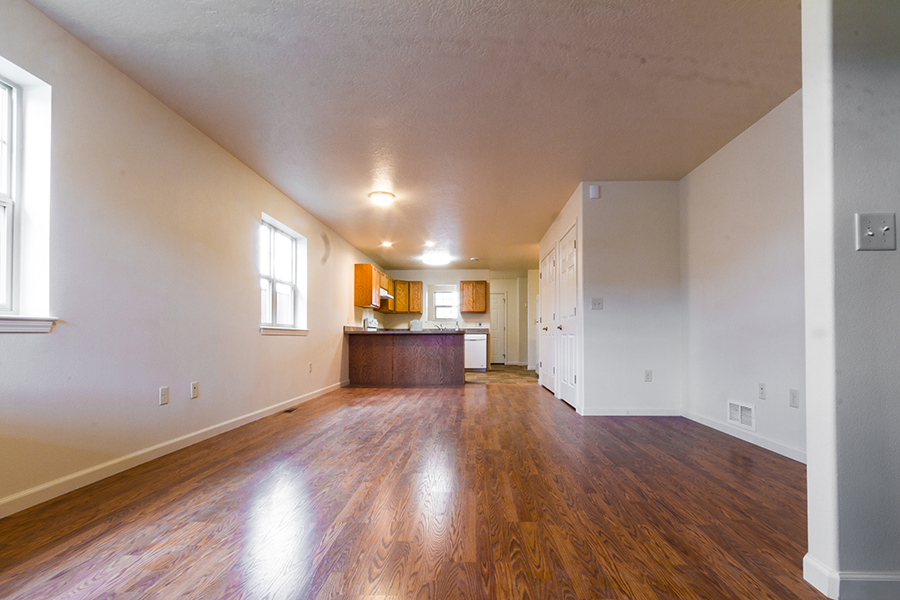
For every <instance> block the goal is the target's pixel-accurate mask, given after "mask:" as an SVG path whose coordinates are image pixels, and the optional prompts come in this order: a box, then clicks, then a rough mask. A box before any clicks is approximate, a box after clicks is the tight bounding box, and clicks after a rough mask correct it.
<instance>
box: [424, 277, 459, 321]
mask: <svg viewBox="0 0 900 600" xmlns="http://www.w3.org/2000/svg"><path fill="white" fill-rule="evenodd" d="M428 292H429V296H430V299H431V306H430V308H429V314H430V317H431V319H430V320H432V321H455V320H456V319H458V318H459V291H458V290H457V289H456V286H455V285H430V286H428Z"/></svg>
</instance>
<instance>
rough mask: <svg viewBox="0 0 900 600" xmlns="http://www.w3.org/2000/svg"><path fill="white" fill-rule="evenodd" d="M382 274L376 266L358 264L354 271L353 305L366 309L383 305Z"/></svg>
mask: <svg viewBox="0 0 900 600" xmlns="http://www.w3.org/2000/svg"><path fill="white" fill-rule="evenodd" d="M380 284H381V272H380V271H379V270H378V269H376V268H375V265H369V264H357V265H354V269H353V304H354V305H356V306H362V307H364V308H378V307H379V306H380V305H381V297H380V296H381V294H380V293H379V287H380Z"/></svg>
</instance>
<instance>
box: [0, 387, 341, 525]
mask: <svg viewBox="0 0 900 600" xmlns="http://www.w3.org/2000/svg"><path fill="white" fill-rule="evenodd" d="M348 383H349V382H348ZM342 384H343V382H341V383H340V384H337V383H335V384H332V385H329V386H326V387H323V388H320V389H318V390H315V391H312V392H309V393H308V394H303V395H302V396H297V397H296V398H291V399H290V400H285V401H284V402H279V403H278V404H275V405H272V406H269V407H267V408H262V409H260V410H256V411H253V412H251V413H248V414H246V415H243V416H240V417H235V418H234V419H229V420H228V421H224V422H222V423H219V424H217V425H211V426H209V427H205V428H204V429H200V430H199V431H195V432H193V433H188V434H185V435H182V436H180V437H177V438H175V439H172V440H168V441H166V442H161V443H159V444H156V445H154V446H150V447H149V448H144V449H143V450H138V451H137V452H132V453H131V454H126V455H125V456H120V457H119V458H114V459H112V460H109V461H107V462H105V463H102V464H99V465H95V466H93V467H89V468H87V469H83V470H81V471H78V472H77V473H72V474H70V475H65V476H63V477H60V478H59V479H55V480H53V481H49V482H47V483H44V484H41V485H39V486H35V487H33V488H30V489H27V490H24V491H21V492H18V493H16V494H13V495H11V496H7V497H5V498H0V519H2V518H3V517H8V516H9V515H11V514H13V513H17V512H19V511H21V510H25V509H26V508H31V507H32V506H35V505H37V504H40V503H41V502H46V501H47V500H51V499H53V498H56V497H57V496H62V495H63V494H67V493H68V492H71V491H73V490H77V489H78V488H80V487H84V486H86V485H89V484H91V483H95V482H97V481H100V480H101V479H105V478H107V477H109V476H111V475H115V474H116V473H121V472H122V471H125V470H127V469H130V468H132V467H136V466H138V465H140V464H143V463H145V462H149V461H151V460H153V459H155V458H159V457H160V456H165V455H166V454H169V453H171V452H175V451H176V450H181V449H182V448H186V447H187V446H190V445H191V444H196V443H197V442H201V441H203V440H205V439H208V438H211V437H213V436H216V435H219V434H220V433H225V432H226V431H230V430H232V429H235V428H236V427H240V426H241V425H246V424H247V423H252V422H253V421H257V420H259V419H262V418H263V417H268V416H269V415H273V414H275V413H277V412H280V411H282V410H284V409H286V408H290V407H292V406H296V405H297V404H299V403H302V402H306V401H308V400H312V399H313V398H317V397H319V396H321V395H323V394H327V393H328V392H331V391H334V390H336V389H338V388H339V387H341V386H342Z"/></svg>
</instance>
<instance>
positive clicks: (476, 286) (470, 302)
mask: <svg viewBox="0 0 900 600" xmlns="http://www.w3.org/2000/svg"><path fill="white" fill-rule="evenodd" d="M487 286H488V282H487V281H460V282H459V312H461V313H483V312H487Z"/></svg>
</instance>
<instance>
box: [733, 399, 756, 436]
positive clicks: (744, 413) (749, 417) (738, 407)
mask: <svg viewBox="0 0 900 600" xmlns="http://www.w3.org/2000/svg"><path fill="white" fill-rule="evenodd" d="M728 422H729V423H731V424H732V425H737V426H738V427H743V428H745V429H749V430H750V431H756V407H755V406H751V405H749V404H741V403H740V402H735V401H734V400H729V401H728Z"/></svg>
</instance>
